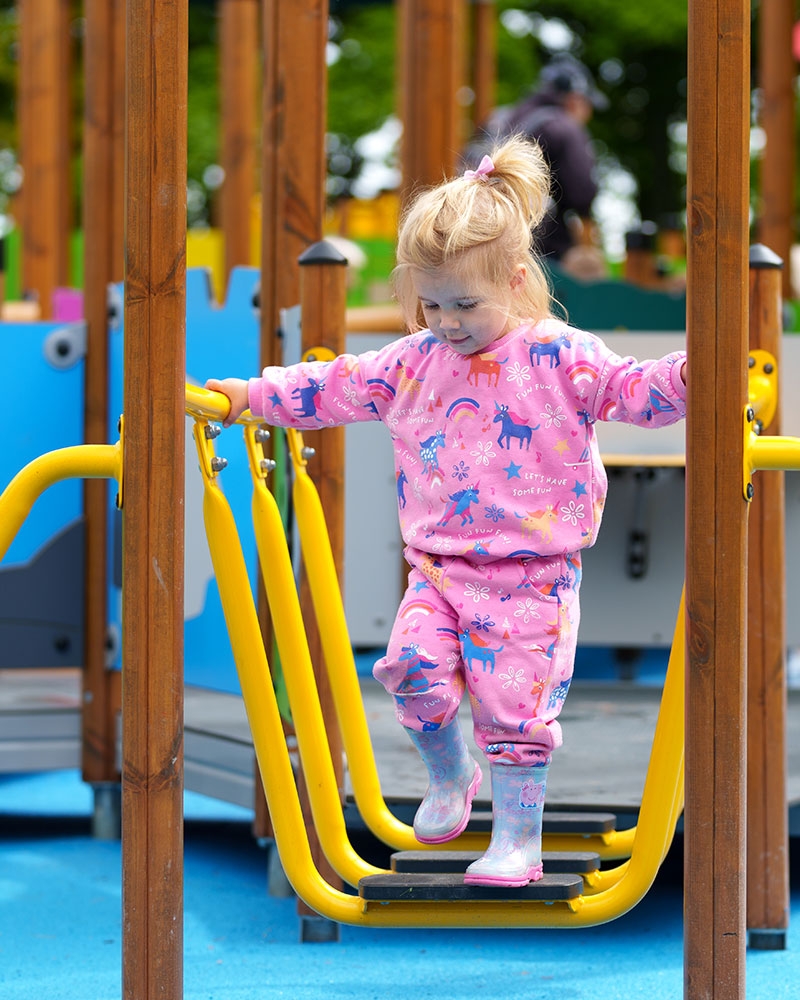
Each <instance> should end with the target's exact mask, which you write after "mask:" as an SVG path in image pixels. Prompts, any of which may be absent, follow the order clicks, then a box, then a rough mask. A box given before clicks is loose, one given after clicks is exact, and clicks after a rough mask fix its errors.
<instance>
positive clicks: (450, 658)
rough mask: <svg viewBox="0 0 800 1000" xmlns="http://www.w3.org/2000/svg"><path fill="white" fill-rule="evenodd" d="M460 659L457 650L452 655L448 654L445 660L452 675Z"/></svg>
mask: <svg viewBox="0 0 800 1000" xmlns="http://www.w3.org/2000/svg"><path fill="white" fill-rule="evenodd" d="M460 659H461V657H460V656H459V655H458V653H457V652H456V651H455V650H454V651H453V652H452V653H448V654H447V659H446V660H445V663H446V664H447V669H448V671H449V672H450V673H452V672H453V671H454V670H455V669H456V667H457V666H458V661H459V660H460Z"/></svg>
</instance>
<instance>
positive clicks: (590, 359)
mask: <svg viewBox="0 0 800 1000" xmlns="http://www.w3.org/2000/svg"><path fill="white" fill-rule="evenodd" d="M684 359H685V354H684V353H683V352H676V353H674V354H669V355H667V356H666V357H665V358H661V359H660V360H658V361H644V362H638V361H636V360H635V359H634V358H630V357H629V358H620V357H618V356H617V355H616V354H614V353H613V352H612V351H610V350H609V348H608V347H607V346H606V345H605V344H604V343H603V341H602V340H600V339H599V338H598V337H595V336H594V335H593V334H590V333H586V332H584V331H582V330H577V329H575V328H574V327H569V326H567V325H566V324H564V323H562V322H560V321H558V320H553V319H551V320H546V321H544V322H541V323H539V324H538V325H537V324H532V323H525V324H522V325H521V326H518V327H516V328H515V329H514V330H512V331H511V332H510V333H507V334H506V335H505V336H504V337H502V338H500V339H499V340H497V341H496V342H495V343H494V344H492V345H491V346H490V347H489V348H487V349H486V350H485V351H483V352H482V353H481V354H472V355H469V356H465V355H462V354H458V353H457V352H456V351H453V350H452V349H451V348H449V347H447V346H446V345H445V344H442V343H441V342H440V341H438V340H436V338H435V337H434V336H433V335H432V334H431V333H429V332H428V331H427V330H425V331H422V332H420V333H417V334H413V335H412V336H408V337H403V338H401V339H399V340H396V341H393V342H392V343H391V344H388V345H387V346H386V347H384V348H382V349H381V350H380V351H369V352H367V353H365V354H361V355H358V356H356V355H349V354H343V355H341V356H340V357H338V358H336V359H335V360H333V361H329V362H307V363H300V364H297V365H293V366H292V367H290V368H280V367H269V368H265V369H264V371H263V373H262V375H261V377H260V378H254V379H251V380H250V384H249V396H250V409H251V411H252V412H253V414H255V415H256V416H263V417H264V420H265V422H266V423H268V424H275V425H277V426H282V427H299V428H306V429H312V428H313V429H315V430H316V429H319V428H320V427H328V426H335V425H337V424H348V423H354V422H356V421H360V420H381V421H382V422H383V423H384V424H386V426H387V427H388V428H389V432H390V433H391V435H392V441H393V444H394V460H395V476H396V479H397V502H398V509H399V515H400V527H401V531H402V534H403V538H404V539H405V542H406V544H408V545H411V546H413V547H415V548H417V549H421V550H423V551H425V552H432V553H433V552H435V553H439V554H445V553H446V554H449V555H460V556H465V557H466V558H467V559H469V560H470V561H472V562H487V561H491V560H495V559H503V558H508V557H522V556H546V555H552V554H555V553H569V552H574V551H576V550H577V549H581V548H585V547H586V546H588V545H591V544H592V543H593V542H594V540H595V538H596V537H597V529H598V528H599V526H600V519H601V515H602V510H603V504H604V502H605V497H606V489H607V480H606V473H605V470H604V468H603V465H602V462H601V460H600V453H599V451H598V447H597V441H596V438H595V432H594V423H595V421H596V420H620V421H624V422H626V423H631V424H637V425H639V426H641V427H662V426H665V425H667V424H671V423H674V422H675V421H677V420H679V419H680V418H681V417H683V416H684V415H685V412H686V387H685V386H684V384H683V382H682V380H681V377H680V369H681V364H682V362H683V361H684Z"/></svg>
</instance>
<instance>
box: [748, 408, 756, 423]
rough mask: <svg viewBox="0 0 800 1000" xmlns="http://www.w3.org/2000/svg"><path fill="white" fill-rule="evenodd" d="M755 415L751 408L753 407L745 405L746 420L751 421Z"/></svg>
mask: <svg viewBox="0 0 800 1000" xmlns="http://www.w3.org/2000/svg"><path fill="white" fill-rule="evenodd" d="M755 415H756V411H755V410H754V409H753V407H752V406H748V407H747V422H748V423H752V422H753V419H754V418H755Z"/></svg>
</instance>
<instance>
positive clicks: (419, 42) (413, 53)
mask: <svg viewBox="0 0 800 1000" xmlns="http://www.w3.org/2000/svg"><path fill="white" fill-rule="evenodd" d="M463 8H464V0H403V2H402V3H401V4H400V6H399V11H398V13H399V16H400V18H401V24H400V30H399V39H400V41H399V44H400V53H399V58H400V88H401V94H402V97H401V111H400V114H401V117H402V121H403V139H402V148H401V166H402V174H403V191H404V192H405V193H407V192H409V191H411V190H412V189H413V188H414V187H415V186H418V185H425V184H438V183H439V182H440V181H441V180H442V178H443V177H444V176H450V175H451V174H452V173H453V171H454V170H455V166H456V162H457V158H458V154H459V151H460V149H461V144H462V135H461V111H460V109H459V106H458V103H457V99H456V95H457V92H458V89H459V87H460V86H461V85H462V83H463V82H464V80H463V77H462V74H463V68H464V58H463V51H464V41H465V39H464V34H465V32H464V27H465V24H466V18H465V17H464V16H463Z"/></svg>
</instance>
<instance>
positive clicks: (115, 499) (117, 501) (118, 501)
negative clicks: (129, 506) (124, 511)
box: [114, 493, 121, 510]
mask: <svg viewBox="0 0 800 1000" xmlns="http://www.w3.org/2000/svg"><path fill="white" fill-rule="evenodd" d="M114 506H115V507H116V508H117V510H120V508H121V503H120V499H119V493H117V495H116V496H115V497H114Z"/></svg>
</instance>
